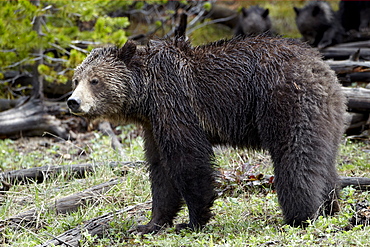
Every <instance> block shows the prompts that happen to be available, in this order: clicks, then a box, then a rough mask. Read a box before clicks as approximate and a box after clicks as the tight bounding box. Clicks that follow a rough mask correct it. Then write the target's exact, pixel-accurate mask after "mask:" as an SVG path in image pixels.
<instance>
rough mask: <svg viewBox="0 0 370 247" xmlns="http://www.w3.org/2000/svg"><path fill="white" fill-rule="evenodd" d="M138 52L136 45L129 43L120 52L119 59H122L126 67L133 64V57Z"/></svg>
mask: <svg viewBox="0 0 370 247" xmlns="http://www.w3.org/2000/svg"><path fill="white" fill-rule="evenodd" d="M135 52H136V44H135V43H134V42H133V41H130V40H129V41H127V42H126V44H124V46H122V47H121V48H120V49H119V50H118V58H120V59H122V60H123V62H125V64H126V65H128V64H129V63H130V62H131V59H132V57H133V56H134V55H135Z"/></svg>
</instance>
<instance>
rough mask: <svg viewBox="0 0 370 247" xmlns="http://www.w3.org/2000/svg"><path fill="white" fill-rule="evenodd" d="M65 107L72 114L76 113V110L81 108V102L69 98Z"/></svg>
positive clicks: (77, 99)
mask: <svg viewBox="0 0 370 247" xmlns="http://www.w3.org/2000/svg"><path fill="white" fill-rule="evenodd" d="M67 105H68V107H69V109H71V110H72V112H78V109H79V108H80V106H81V100H80V99H79V98H69V99H68V100H67Z"/></svg>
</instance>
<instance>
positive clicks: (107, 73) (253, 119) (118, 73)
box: [68, 37, 345, 233]
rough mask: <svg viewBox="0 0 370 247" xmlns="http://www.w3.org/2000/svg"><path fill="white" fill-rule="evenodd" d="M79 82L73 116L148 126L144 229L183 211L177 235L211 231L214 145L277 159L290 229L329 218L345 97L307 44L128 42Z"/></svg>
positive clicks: (99, 52) (88, 67)
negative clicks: (149, 197) (139, 45)
mask: <svg viewBox="0 0 370 247" xmlns="http://www.w3.org/2000/svg"><path fill="white" fill-rule="evenodd" d="M73 80H74V83H75V84H76V88H75V91H74V93H73V95H72V96H71V98H70V99H69V100H68V105H69V106H70V108H71V109H72V111H73V112H75V113H76V114H80V115H83V116H86V117H90V118H108V119H110V120H114V121H116V122H119V123H126V122H134V123H138V124H141V125H142V126H143V128H144V131H145V151H146V157H147V161H148V162H149V171H150V178H151V182H152V194H153V208H152V219H151V221H150V222H149V223H148V224H147V225H145V226H139V227H138V230H139V231H140V232H143V233H148V232H155V231H158V230H159V229H160V228H161V227H163V226H166V225H172V220H173V218H174V217H175V216H176V214H177V212H178V211H179V209H180V208H181V206H182V204H183V202H185V203H186V205H187V207H188V209H189V218H190V222H189V223H188V224H181V225H179V228H183V227H190V228H199V227H202V226H204V225H205V224H206V223H207V222H208V220H209V219H210V217H211V211H210V207H211V206H212V204H213V200H214V198H215V193H214V191H213V181H214V177H213V164H214V161H213V158H214V154H213V150H212V145H216V144H225V145H231V146H235V147H236V146H238V147H245V148H254V149H266V150H268V151H269V152H270V154H271V157H272V160H273V162H274V169H275V183H276V189H277V194H278V198H279V202H280V205H281V207H282V210H283V213H284V217H285V220H286V222H287V223H288V224H291V225H300V224H301V223H303V222H304V221H305V220H307V219H314V218H315V217H316V216H317V215H318V214H319V213H321V212H323V210H324V211H325V212H332V204H333V203H334V205H335V199H336V197H337V192H336V187H337V183H338V180H337V173H336V169H335V159H336V155H337V149H338V145H339V141H340V138H341V135H342V131H343V114H344V112H345V100H344V97H343V95H342V93H341V89H340V86H339V84H338V82H337V78H336V76H335V74H334V72H333V71H331V70H330V68H329V67H328V65H326V64H325V63H324V62H323V61H322V59H321V58H320V55H319V54H318V53H317V52H316V51H314V50H312V49H310V48H309V47H308V46H306V45H304V44H301V43H298V42H296V41H292V40H289V39H281V38H270V37H252V38H243V39H242V38H234V39H232V40H229V41H225V40H222V41H218V42H215V43H212V44H209V45H205V46H199V47H192V46H191V45H190V44H189V43H188V42H185V41H183V40H181V39H175V40H173V41H171V40H164V41H152V42H151V43H150V44H149V45H148V47H146V48H143V49H138V50H136V46H135V44H133V43H132V42H127V43H126V44H125V46H123V47H122V48H115V47H111V48H104V49H96V50H93V51H92V52H91V54H90V55H89V56H88V57H87V58H86V60H85V61H84V62H83V63H82V64H81V65H80V66H79V67H78V68H77V69H76V71H75V75H74V79H73ZM84 102H88V104H87V105H85V103H84Z"/></svg>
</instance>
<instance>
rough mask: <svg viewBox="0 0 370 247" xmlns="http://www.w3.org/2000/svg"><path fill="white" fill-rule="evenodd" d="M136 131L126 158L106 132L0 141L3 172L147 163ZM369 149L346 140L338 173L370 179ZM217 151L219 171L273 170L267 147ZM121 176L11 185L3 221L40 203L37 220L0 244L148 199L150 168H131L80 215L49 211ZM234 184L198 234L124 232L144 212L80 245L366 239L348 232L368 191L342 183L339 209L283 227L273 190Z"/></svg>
mask: <svg viewBox="0 0 370 247" xmlns="http://www.w3.org/2000/svg"><path fill="white" fill-rule="evenodd" d="M133 133H136V131H135V129H134V128H133V127H130V126H129V127H125V128H123V130H122V134H121V135H120V138H121V139H122V140H123V141H122V143H123V147H124V149H125V152H126V155H125V156H124V157H120V156H119V155H118V154H117V153H116V152H115V151H114V150H112V148H111V147H110V140H109V138H108V137H106V136H103V135H101V134H99V133H97V132H95V133H94V135H93V136H92V137H91V138H90V139H88V140H86V141H84V142H81V141H67V142H63V141H59V140H52V139H46V138H43V139H36V140H35V139H33V138H31V139H21V140H17V141H10V140H3V141H0V150H2V151H1V156H0V163H1V164H2V169H3V170H6V171H8V170H14V169H20V168H26V167H34V166H41V165H46V164H49V165H67V164H77V163H85V162H92V163H94V162H104V163H106V164H107V163H109V162H110V161H116V160H118V161H136V160H143V159H144V158H143V140H142V138H141V137H140V136H139V137H135V136H136V134H133ZM129 136H133V137H131V138H129ZM45 143H47V144H45ZM27 145H29V147H27ZM369 147H370V146H369V140H366V141H365V142H353V141H349V140H347V141H344V142H343V145H342V147H341V150H340V156H339V159H338V170H339V172H340V175H343V176H366V177H370V166H369V163H370V155H369V152H368V150H369V149H370V148H369ZM216 154H217V156H216V160H217V163H218V164H219V166H220V169H230V170H236V171H238V170H242V169H244V168H243V167H245V166H247V167H248V169H251V170H250V171H251V172H254V173H264V174H271V173H272V165H271V161H270V159H269V157H268V154H267V153H266V152H250V151H249V152H248V151H244V150H239V149H237V150H234V149H227V148H217V149H216ZM117 174H118V173H117V172H116V171H113V170H111V169H108V168H107V167H106V166H104V165H103V166H102V167H101V168H99V169H97V170H96V172H95V173H94V174H91V175H90V176H88V177H86V178H85V179H74V178H71V177H68V176H65V175H60V176H57V177H56V178H53V179H50V180H48V181H47V182H44V183H41V184H35V183H34V184H29V185H15V186H13V187H11V189H10V191H9V192H7V193H6V194H5V195H2V196H1V198H0V199H1V201H0V219H6V218H9V217H10V216H13V215H17V214H19V213H21V212H24V211H27V210H29V209H32V208H37V209H38V221H37V222H36V224H35V225H34V226H32V227H24V226H21V227H19V228H14V227H5V228H1V231H0V245H1V246H34V245H37V244H40V243H43V242H45V241H47V240H48V239H51V236H58V235H59V234H61V233H63V232H65V231H67V230H69V229H71V228H74V227H76V226H79V225H81V224H83V222H85V221H86V220H89V219H92V218H94V217H98V216H100V215H103V214H105V213H108V212H113V211H116V210H119V209H122V208H124V207H126V206H130V205H136V204H138V203H142V202H146V201H148V200H150V199H151V195H150V184H149V178H148V173H147V171H146V168H145V167H142V166H139V167H136V168H129V171H128V173H127V174H126V175H125V177H124V179H123V180H122V182H121V183H120V184H118V185H116V186H114V187H113V188H112V189H111V190H110V191H109V192H108V193H107V194H106V196H105V197H104V199H101V200H99V201H98V202H96V203H94V204H93V205H87V206H85V207H81V208H80V209H79V210H78V211H77V212H73V213H68V214H57V213H56V212H54V211H52V210H45V208H46V207H47V205H49V204H50V203H52V202H53V201H55V200H56V199H58V198H62V197H65V196H67V195H70V194H72V193H76V192H78V191H82V190H84V189H87V188H90V187H92V186H94V185H97V184H100V183H103V182H106V181H109V180H110V179H112V178H117V177H118V176H117ZM235 186H236V187H235V190H234V193H227V194H226V193H225V194H223V195H221V196H220V197H219V198H218V199H217V200H216V201H215V204H214V207H213V211H214V213H215V217H214V218H213V219H212V220H211V221H210V222H209V224H208V225H207V226H206V227H205V228H204V229H203V230H201V231H199V232H191V231H182V232H181V233H175V231H174V228H168V229H165V230H163V231H162V232H160V233H159V234H156V235H144V236H141V235H135V234H131V233H128V232H127V230H129V229H130V228H132V227H133V226H135V225H136V224H143V223H146V222H147V221H148V219H149V218H150V211H149V210H146V211H143V212H139V211H138V212H136V213H135V212H134V213H131V214H123V215H122V216H121V217H117V218H116V219H114V220H113V221H112V222H111V223H110V228H109V230H108V231H107V232H106V234H105V236H104V237H103V238H99V239H98V238H97V237H96V236H90V235H89V234H88V233H85V234H84V238H83V239H82V240H81V246H92V245H95V246H124V245H136V246H310V245H311V246H312V245H315V246H328V245H335V246H366V244H367V242H368V234H369V233H370V231H369V230H370V229H369V228H368V227H362V226H355V228H353V229H352V230H349V231H345V230H343V229H344V228H345V227H346V226H347V225H348V224H349V221H348V220H349V219H350V218H351V217H352V215H353V209H352V204H354V203H356V202H358V201H362V200H364V199H365V200H370V196H369V193H368V192H361V191H356V190H355V189H353V188H345V189H344V190H343V191H342V198H341V207H342V208H341V212H340V213H338V214H336V215H335V216H332V217H320V218H319V219H318V220H317V221H315V222H312V223H311V224H310V226H308V227H307V228H306V229H302V228H293V227H290V226H286V225H284V224H283V218H282V213H281V210H280V209H279V205H278V202H277V196H276V193H275V192H274V191H272V190H270V189H265V190H263V191H261V190H258V189H246V188H245V186H243V185H242V184H239V185H238V184H237V185H235ZM238 186H239V187H238ZM186 220H187V211H186V210H185V209H184V210H182V211H181V212H180V214H179V216H178V217H177V218H176V222H175V223H180V222H184V221H186Z"/></svg>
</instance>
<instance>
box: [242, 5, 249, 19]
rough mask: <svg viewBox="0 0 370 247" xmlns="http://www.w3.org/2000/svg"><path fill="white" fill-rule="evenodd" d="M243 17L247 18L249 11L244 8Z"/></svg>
mask: <svg viewBox="0 0 370 247" xmlns="http://www.w3.org/2000/svg"><path fill="white" fill-rule="evenodd" d="M242 15H243V17H247V16H248V11H247V9H246V8H244V7H242Z"/></svg>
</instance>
